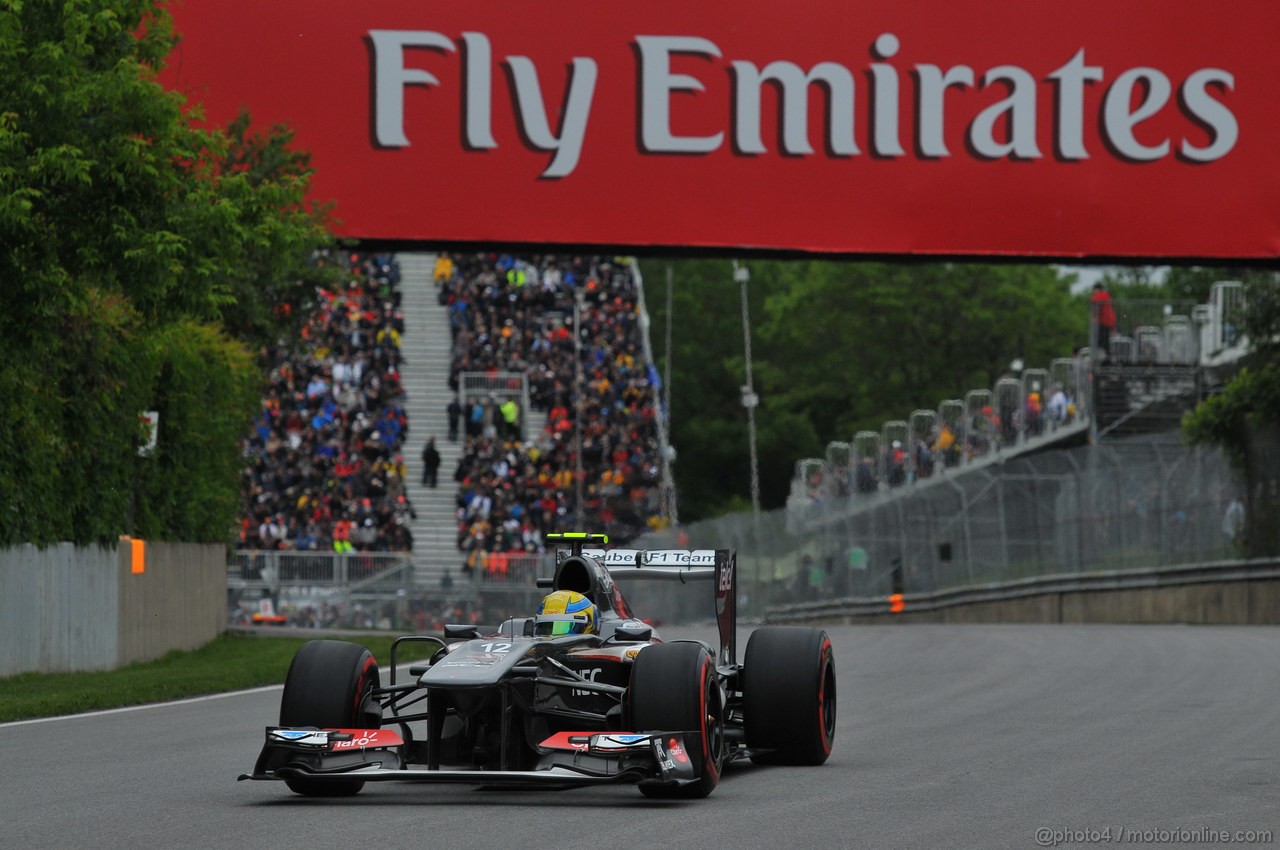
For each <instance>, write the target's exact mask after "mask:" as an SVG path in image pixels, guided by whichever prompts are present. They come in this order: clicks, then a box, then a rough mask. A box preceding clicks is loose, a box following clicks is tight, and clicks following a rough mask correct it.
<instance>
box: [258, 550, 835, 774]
mask: <svg viewBox="0 0 1280 850" xmlns="http://www.w3.org/2000/svg"><path fill="white" fill-rule="evenodd" d="M550 537H551V538H552V539H556V540H560V541H566V542H568V543H569V544H570V546H571V548H570V549H569V550H567V551H565V550H562V551H559V552H557V559H558V563H557V565H556V570H555V577H554V578H553V579H549V580H548V579H540V580H539V585H540V586H543V587H550V588H553V589H554V590H565V591H573V592H575V593H577V594H582V595H583V596H585V597H587V599H589V600H590V601H591V603H593V604H594V606H595V612H596V622H595V629H594V631H595V632H596V633H595V634H555V633H554V632H556V631H560V629H559V628H557V627H556V621H557V620H558V619H561V618H557V617H549V618H544V617H532V618H519V619H511V620H507V621H506V622H504V623H502V624H501V625H500V626H497V627H492V628H485V627H478V626H472V625H449V626H445V628H444V637H443V638H437V637H433V636H426V635H407V636H404V637H400V638H398V639H397V640H396V641H395V642H394V643H393V645H392V648H391V659H390V661H391V670H390V676H389V682H388V684H385V685H384V684H383V683H382V680H381V676H380V673H379V669H378V664H377V662H376V661H375V660H374V658H373V656H372V655H371V654H370V652H369V650H368V649H366V648H365V647H363V646H359V645H357V644H354V643H348V642H344V641H334V640H315V641H310V642H308V643H307V644H305V645H304V646H303V647H302V648H301V649H300V650H299V651H298V653H297V655H296V656H295V657H294V659H293V663H292V665H291V666H290V668H289V673H288V676H287V678H286V681H285V685H284V694H283V696H282V697H281V703H280V723H279V725H278V726H269V727H267V730H266V743H265V745H264V746H263V748H262V752H261V754H260V755H259V756H258V761H257V764H256V765H255V766H254V769H253V773H251V774H245V775H242V776H241V777H240V778H241V779H259V780H283V781H284V782H285V783H286V784H287V785H288V787H289V788H290V789H292V790H293V791H294V792H296V793H298V794H302V795H306V796H311V797H342V796H349V795H352V794H356V793H357V792H359V791H360V789H361V788H362V787H363V786H364V784H365V783H366V782H378V781H388V780H398V781H408V782H461V783H470V784H474V785H484V786H503V785H523V786H544V787H557V788H572V787H580V786H586V785H597V784H605V783H633V784H635V785H637V786H638V787H639V789H640V791H641V792H642V793H643V794H645V795H647V796H649V797H662V798H692V797H705V796H706V795H707V794H709V793H711V791H712V790H713V789H714V788H715V787H716V785H717V784H718V783H719V781H720V774H721V770H722V769H723V767H724V765H725V764H726V763H727V762H729V761H733V760H736V759H743V758H749V759H751V760H752V761H753V762H756V763H768V764H799V765H819V764H822V763H823V762H825V761H826V760H827V757H828V756H829V755H830V753H831V745H832V741H833V739H834V737H835V724H836V673H835V665H834V663H833V659H832V652H831V641H830V640H829V639H828V637H827V635H826V633H825V632H822V631H820V630H817V629H811V628H800V627H784V626H769V627H762V628H758V629H756V630H755V631H754V632H752V634H751V637H750V639H749V640H748V642H747V649H746V653H745V657H744V658H743V661H742V663H739V662H738V658H737V652H736V647H735V636H736V627H737V622H736V621H737V616H736V610H735V606H736V599H737V589H736V585H737V558H736V554H735V553H734V552H733V551H731V550H725V549H716V550H694V551H688V550H651V551H644V550H634V549H611V550H607V549H604V548H585V547H586V546H595V545H601V546H603V545H605V544H607V543H608V538H607V537H605V536H604V535H594V534H564V535H551V536H550ZM615 576H616V577H618V578H623V579H625V580H631V579H670V580H677V581H681V582H690V581H697V580H707V581H709V582H711V584H712V586H713V588H714V599H715V612H716V622H717V625H718V627H719V644H720V645H719V647H718V649H717V650H716V651H713V650H712V648H711V647H710V646H709V645H707V644H705V643H702V642H701V641H691V640H672V641H666V642H664V641H662V640H660V639H659V637H658V635H657V634H656V633H655V631H654V629H653V628H652V627H651V626H650V625H648V624H647V623H645V622H644V621H642V620H639V619H637V618H636V617H634V616H633V615H632V613H631V609H630V608H629V607H628V605H627V602H626V600H625V599H624V598H623V596H622V593H621V592H620V591H619V589H618V586H617V584H616V583H615V581H614V578H615ZM575 598H576V597H575ZM544 620H550V621H551V622H550V623H547V622H544ZM405 642H429V643H430V642H434V643H437V644H439V648H438V650H436V651H435V653H434V654H433V655H432V656H431V658H430V661H429V662H428V663H425V664H422V665H418V666H411V667H410V675H411V676H412V677H413V680H412V681H411V682H408V683H398V682H397V681H396V672H395V671H396V669H397V665H396V651H397V647H400V646H401V645H402V644H404V643H405Z"/></svg>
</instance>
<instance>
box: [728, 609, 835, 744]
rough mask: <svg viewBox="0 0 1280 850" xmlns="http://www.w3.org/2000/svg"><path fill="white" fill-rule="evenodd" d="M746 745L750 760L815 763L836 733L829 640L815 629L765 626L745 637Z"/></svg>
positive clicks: (744, 695) (833, 674)
mask: <svg viewBox="0 0 1280 850" xmlns="http://www.w3.org/2000/svg"><path fill="white" fill-rule="evenodd" d="M743 678H744V684H743V691H744V693H743V714H744V715H745V716H744V718H743V719H744V721H745V726H746V734H747V746H748V747H750V748H751V749H753V750H755V749H761V750H770V751H771V752H762V753H760V754H759V755H753V756H751V760H752V761H753V762H755V763H756V764H796V765H819V764H822V763H823V762H825V761H826V760H827V757H828V756H830V755H831V745H832V744H833V743H834V741H835V732H836V670H835V662H834V660H833V657H832V652H831V639H830V638H829V637H827V633H826V632H824V631H821V630H819V629H811V628H807V627H804V626H767V627H765V628H760V629H756V630H755V631H754V632H752V633H751V638H750V640H748V641H747V654H746V659H745V661H744V667H743Z"/></svg>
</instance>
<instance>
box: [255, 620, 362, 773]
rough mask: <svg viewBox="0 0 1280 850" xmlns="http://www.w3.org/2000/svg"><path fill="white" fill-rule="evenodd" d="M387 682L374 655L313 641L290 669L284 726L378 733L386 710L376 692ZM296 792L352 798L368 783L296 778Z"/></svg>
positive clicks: (344, 644)
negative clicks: (383, 681)
mask: <svg viewBox="0 0 1280 850" xmlns="http://www.w3.org/2000/svg"><path fill="white" fill-rule="evenodd" d="M380 684H381V679H380V676H379V673H378V662H377V661H376V660H374V657H373V653H371V652H369V650H368V649H366V648H365V647H363V646H360V645H359V644H354V643H349V642H347V641H341V640H313V641H308V642H307V643H305V644H303V645H302V648H301V649H299V650H298V653H297V654H296V655H295V656H294V657H293V663H292V664H291V665H289V674H288V676H286V677H285V681H284V694H283V696H281V698H280V725H281V726H314V727H316V728H319V729H377V728H379V727H380V726H381V725H382V711H381V707H380V706H379V704H378V701H377V699H376V698H375V697H373V696H372V691H373V689H374V688H377V687H379V686H380ZM285 783H286V784H287V785H288V786H289V788H290V790H292V791H294V792H295V793H298V794H302V795H304V796H307V797H349V796H351V795H352V794H357V793H359V791H360V789H361V788H363V787H364V782H363V781H359V780H350V781H320V782H317V781H315V780H311V779H302V778H291V779H286V780H285Z"/></svg>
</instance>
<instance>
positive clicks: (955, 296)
mask: <svg viewBox="0 0 1280 850" xmlns="http://www.w3.org/2000/svg"><path fill="white" fill-rule="evenodd" d="M664 266H665V263H662V262H659V261H650V262H646V263H645V264H644V267H643V268H644V272H645V280H646V281H647V282H648V292H649V302H650V304H649V306H650V310H651V312H652V313H653V315H654V322H653V325H652V327H653V328H654V329H655V334H654V338H653V339H654V346H655V349H656V350H657V351H659V352H661V351H662V349H663V346H662V341H661V338H660V333H659V332H658V331H659V329H662V328H663V327H665V304H664V303H662V302H663V300H664V299H662V298H659V297H657V293H658V292H659V291H660V290H659V284H660V282H661V281H662V280H663V276H664V274H665V268H664ZM673 266H674V276H675V282H676V287H675V294H674V298H673V301H674V309H673V317H674V323H673V324H674V333H673V336H674V343H673V346H672V349H673V358H672V361H673V362H672V373H673V376H672V403H671V407H672V411H671V413H672V441H673V443H674V444H675V446H676V448H677V450H678V452H679V459H678V461H677V463H676V478H677V483H678V485H679V490H680V498H681V518H682V519H696V518H699V517H703V516H709V515H713V514H716V513H720V512H723V511H724V510H726V509H728V508H729V507H730V506H731V505H733V504H741V503H742V500H743V499H744V498H745V497H746V495H747V494H748V493H749V473H748V470H749V462H748V448H747V446H748V443H747V433H746V414H745V411H744V410H743V408H742V406H741V398H740V395H739V387H740V385H741V384H742V383H743V380H744V377H745V364H744V361H743V338H742V314H741V303H740V290H739V287H738V285H737V284H735V283H734V282H733V274H732V268H731V266H730V264H729V263H728V262H727V261H725V260H685V261H679V262H676V263H674V264H673ZM748 268H749V269H750V273H751V283H750V297H751V305H750V310H751V320H752V329H753V346H754V350H753V358H752V359H753V365H754V368H755V373H756V381H755V383H756V388H757V391H758V392H759V393H760V396H761V406H760V409H759V410H758V411H757V427H758V431H759V435H758V446H759V455H760V473H761V489H762V493H763V501H764V504H765V506H766V507H776V506H779V505H781V504H782V503H783V502H784V501H785V499H786V495H787V492H788V487H789V483H790V479H791V475H792V472H793V469H794V464H795V462H796V460H798V459H800V458H801V457H806V456H813V455H821V453H822V452H823V449H824V447H825V445H826V444H827V442H829V441H831V440H849V439H850V438H851V437H852V436H853V433H854V431H855V430H858V429H860V428H873V429H876V430H878V429H879V427H880V426H881V424H882V423H883V422H884V421H885V420H888V419H900V418H904V417H905V416H907V415H908V414H909V413H910V412H911V411H912V410H914V409H916V408H920V407H925V408H933V407H936V406H937V404H938V402H939V401H941V400H942V399H943V398H948V397H954V396H957V395H961V394H963V393H964V392H966V391H967V390H970V389H973V388H975V387H990V386H991V385H992V384H993V383H994V381H995V379H996V378H997V377H998V376H999V375H1000V373H1001V372H1002V371H1003V370H1004V369H1006V368H1007V367H1008V366H1009V364H1010V362H1011V361H1012V360H1013V359H1014V358H1019V357H1020V358H1022V359H1023V360H1024V361H1025V362H1026V364H1027V365H1028V366H1036V365H1038V366H1047V365H1048V364H1049V362H1050V360H1052V359H1053V358H1054V357H1062V356H1067V355H1069V354H1070V353H1071V351H1072V350H1073V349H1074V348H1075V347H1078V346H1079V345H1082V344H1084V342H1085V340H1086V338H1087V337H1086V332H1087V329H1086V321H1087V316H1088V312H1087V308H1086V306H1085V302H1084V301H1083V300H1081V299H1079V298H1073V297H1071V295H1070V293H1069V287H1070V279H1069V278H1065V277H1060V276H1059V275H1058V273H1057V272H1056V271H1055V270H1054V269H1052V268H1051V267H1047V266H1014V265H979V264H938V263H920V264H907V263H904V264H885V263H836V262H830V261H818V260H805V261H796V262H777V261H752V262H750V263H749V264H748Z"/></svg>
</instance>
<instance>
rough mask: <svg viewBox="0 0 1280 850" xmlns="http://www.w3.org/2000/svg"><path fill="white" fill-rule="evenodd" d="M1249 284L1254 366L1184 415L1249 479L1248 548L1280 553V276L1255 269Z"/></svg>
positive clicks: (1200, 439) (1192, 431)
mask: <svg viewBox="0 0 1280 850" xmlns="http://www.w3.org/2000/svg"><path fill="white" fill-rule="evenodd" d="M1247 280H1248V282H1247V283H1246V286H1245V298H1246V310H1245V316H1244V331H1245V333H1246V334H1247V335H1248V337H1249V341H1250V354H1249V356H1248V358H1247V361H1248V364H1249V365H1248V366H1246V367H1245V368H1243V369H1241V370H1240V371H1239V372H1238V373H1237V374H1236V376H1235V377H1234V378H1232V380H1231V381H1230V382H1229V383H1228V384H1227V385H1226V387H1224V388H1223V390H1222V392H1220V393H1218V394H1217V395H1214V396H1212V397H1210V398H1208V399H1206V400H1205V401H1203V402H1201V403H1200V404H1199V405H1198V406H1197V407H1196V409H1195V410H1193V411H1191V412H1189V413H1188V414H1187V415H1186V416H1184V417H1183V419H1182V430H1183V433H1185V434H1186V435H1187V438H1188V439H1189V440H1190V441H1191V442H1192V443H1199V444H1202V445H1213V446H1217V447H1218V448H1220V449H1221V450H1222V451H1223V452H1224V453H1225V454H1226V455H1227V457H1228V458H1229V459H1230V461H1231V464H1232V466H1233V467H1235V469H1236V471H1237V473H1239V475H1240V478H1241V479H1242V481H1243V482H1244V484H1245V511H1246V518H1245V541H1244V549H1245V553H1246V554H1248V555H1252V556H1262V555H1274V554H1276V553H1277V552H1280V497H1277V495H1276V494H1277V492H1280V489H1278V488H1277V484H1280V469H1277V466H1276V462H1275V457H1274V453H1275V452H1276V451H1277V449H1280V277H1278V276H1277V275H1276V274H1275V273H1271V272H1253V273H1250V274H1249V275H1248V276H1247Z"/></svg>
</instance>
